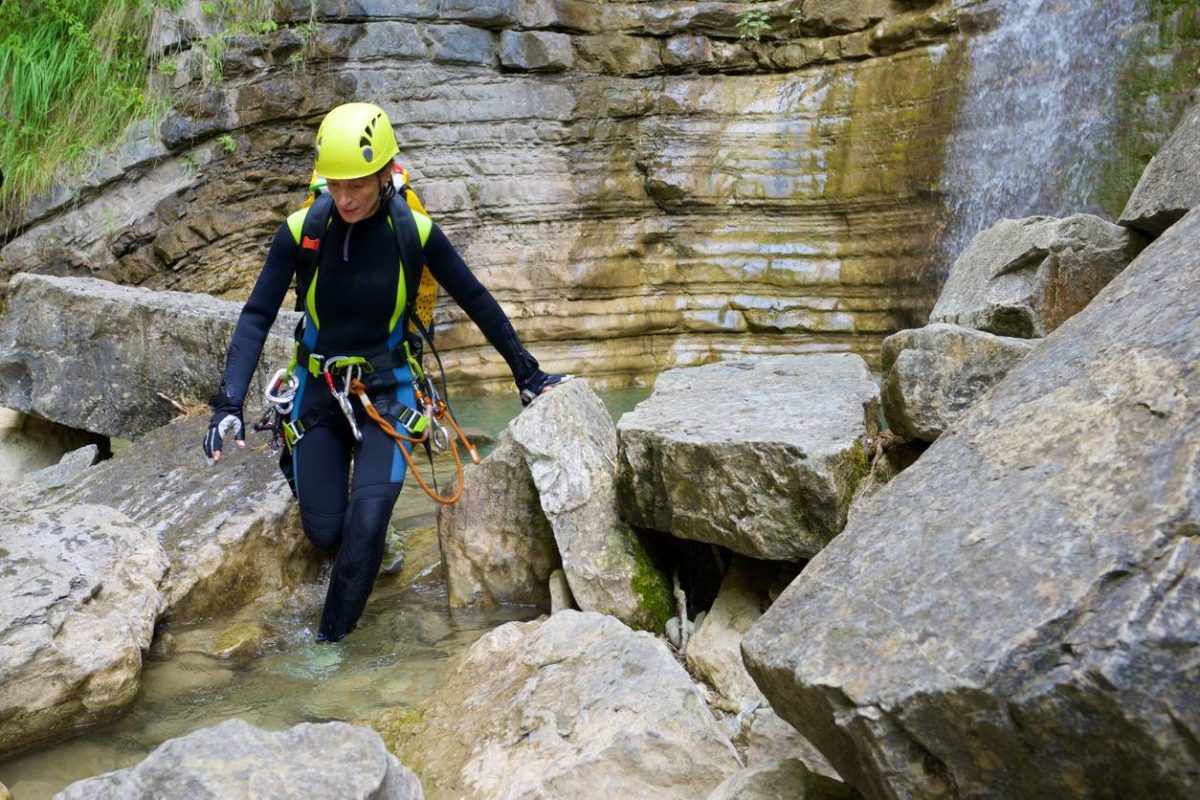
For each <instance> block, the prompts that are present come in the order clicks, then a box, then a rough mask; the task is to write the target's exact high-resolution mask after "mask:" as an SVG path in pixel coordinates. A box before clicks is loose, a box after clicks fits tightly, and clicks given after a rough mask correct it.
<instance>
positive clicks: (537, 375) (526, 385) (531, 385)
mask: <svg viewBox="0 0 1200 800" xmlns="http://www.w3.org/2000/svg"><path fill="white" fill-rule="evenodd" d="M573 377H575V376H574V375H547V374H546V373H544V372H542V371H541V370H540V369H539V370H535V371H534V373H533V374H532V375H530V376H529V377H528V378H526V379H525V381H524V382H523V383H522V384H521V385H520V386H519V387H517V388H518V389H520V390H521V405H523V406H527V405H529V404H530V403H532V402H533V401H534V399H535V398H536V397H537V396H538V395H540V394H543V393H545V392H547V391H549V390H550V388H551V387H554V386H557V385H558V384H560V383H564V382H565V381H569V380H571V378H573Z"/></svg>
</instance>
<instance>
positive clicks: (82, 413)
mask: <svg viewBox="0 0 1200 800" xmlns="http://www.w3.org/2000/svg"><path fill="white" fill-rule="evenodd" d="M240 312H241V306H240V305H239V304H236V303H230V302H225V301H220V300H217V299H215V298H213V297H209V296H207V295H191V294H182V293H179V292H152V291H149V290H147V289H140V288H134V287H127V286H119V285H117V284H114V283H109V282H108V281H99V280H94V279H89V278H55V277H50V276H45V275H20V276H18V277H16V278H14V279H13V281H12V283H11V284H10V293H9V296H8V300H7V302H6V303H5V305H4V311H3V314H2V315H0V405H4V406H7V407H9V408H12V409H16V410H17V411H22V412H25V413H30V414H36V415H37V416H39V417H42V418H44V419H48V420H51V421H53V422H57V423H60V424H62V425H67V426H70V427H72V428H79V429H81V430H87V431H93V432H95V433H100V434H103V435H105V436H116V437H121V438H126V439H132V438H135V437H137V436H140V435H142V434H144V433H146V432H147V431H150V430H153V429H154V428H157V427H158V426H160V425H163V424H165V423H166V422H168V421H169V420H170V419H171V418H172V417H173V416H175V415H176V414H177V413H178V411H177V409H176V408H174V407H173V406H172V405H171V404H170V402H169V401H167V400H165V399H164V396H165V397H167V398H170V399H171V400H175V401H177V402H178V401H181V400H182V401H189V400H190V401H191V402H196V401H201V400H207V399H208V397H209V396H210V395H211V394H213V393H214V392H215V391H216V389H217V386H218V384H219V383H220V381H221V375H222V371H223V370H224V368H225V351H226V349H227V348H228V347H229V340H230V338H231V336H232V334H233V326H234V324H235V323H236V322H237V318H238V314H239V313H240ZM295 321H296V320H295V317H294V316H293V315H291V314H288V313H281V314H280V319H279V321H278V322H277V324H276V327H275V329H274V330H275V335H274V336H272V337H271V338H270V339H269V340H268V343H267V346H266V349H265V352H264V355H263V358H262V361H261V362H260V368H259V370H258V373H257V377H256V379H255V380H254V381H252V382H251V387H250V390H249V392H248V393H247V420H248V421H249V420H250V417H251V415H252V414H253V412H254V411H255V410H256V409H257V408H258V407H259V405H260V402H259V399H258V398H259V397H261V390H262V384H263V382H264V381H265V380H267V379H268V378H269V377H270V375H271V374H272V373H273V372H274V371H275V370H276V369H278V368H279V367H281V366H283V365H285V364H286V363H287V361H288V359H289V358H290V357H291V348H292V344H291V330H292V328H293V327H294V326H295Z"/></svg>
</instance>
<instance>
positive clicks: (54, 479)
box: [27, 444, 100, 491]
mask: <svg viewBox="0 0 1200 800" xmlns="http://www.w3.org/2000/svg"><path fill="white" fill-rule="evenodd" d="M99 458H100V448H99V447H97V446H96V445H94V444H87V445H84V446H83V447H80V448H78V449H77V450H72V451H71V452H69V453H67V454H66V455H64V456H63V457H62V458H60V459H59V461H58V463H57V464H55V465H54V466H52V467H45V468H43V469H39V470H38V471H37V472H33V473H30V474H29V476H28V478H27V479H28V480H29V482H30V483H31V484H33V485H34V486H35V487H36V488H37V489H38V490H40V491H48V490H51V489H61V488H62V487H64V486H67V485H69V484H71V483H74V482H75V481H77V480H78V479H79V477H80V476H81V475H83V473H84V472H86V471H87V469H88V467H90V466H92V465H93V464H95V463H96V461H97V460H99Z"/></svg>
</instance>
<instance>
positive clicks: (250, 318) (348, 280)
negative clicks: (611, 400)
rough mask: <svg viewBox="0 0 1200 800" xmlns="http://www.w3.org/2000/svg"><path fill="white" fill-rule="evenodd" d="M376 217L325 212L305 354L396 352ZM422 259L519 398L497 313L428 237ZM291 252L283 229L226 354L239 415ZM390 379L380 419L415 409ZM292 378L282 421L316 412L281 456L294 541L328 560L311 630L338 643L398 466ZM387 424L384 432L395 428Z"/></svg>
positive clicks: (394, 275)
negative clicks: (330, 555) (329, 553)
mask: <svg viewBox="0 0 1200 800" xmlns="http://www.w3.org/2000/svg"><path fill="white" fill-rule="evenodd" d="M387 217H388V212H387V209H386V207H381V208H380V210H379V211H378V212H376V213H375V215H374V216H372V217H370V218H369V219H366V220H363V221H361V222H357V223H353V224H347V223H345V222H344V221H342V219H341V217H339V216H338V213H337V210H336V208H335V209H334V210H333V212H332V214H331V219H332V223H331V225H330V227H329V228H328V229H327V231H326V234H325V236H324V238H323V240H322V244H321V251H320V258H319V261H318V268H317V276H316V293H315V305H316V316H317V319H318V320H319V326H317V325H314V322H313V319H312V315H311V313H309V312H308V311H306V319H305V325H306V327H305V334H304V337H303V340H304V344H305V345H307V346H308V347H309V348H310V349H311V350H312V352H314V353H319V354H321V355H324V356H355V355H368V356H370V355H375V354H377V353H380V352H385V351H387V350H391V349H392V348H394V347H395V345H396V344H397V343H398V338H399V336H400V335H401V331H400V328H401V326H400V325H397V326H396V328H397V330H395V331H390V330H389V328H390V327H391V322H392V318H393V315H394V313H395V306H396V293H397V288H398V281H400V280H403V278H402V270H401V269H400V266H399V264H400V251H399V247H398V245H397V243H396V237H395V235H394V234H393V232H392V228H391V226H390V225H389V224H388V221H387ZM424 251H425V259H426V264H427V265H428V267H429V270H430V272H431V273H432V274H433V276H434V277H435V278H436V279H437V281H438V283H439V284H441V286H442V287H443V288H444V289H445V290H446V291H447V292H448V293H449V294H450V296H451V297H452V298H454V300H455V301H456V302H457V303H458V304H459V306H461V307H462V309H463V310H464V311H466V313H467V315H468V316H469V317H470V318H471V320H472V321H473V322H474V323H475V324H476V325H478V326H479V329H480V330H481V331H482V332H483V334H484V336H486V337H487V340H488V341H489V342H490V343H491V344H492V346H493V347H495V348H496V349H497V350H498V351H499V352H500V354H501V355H502V356H503V357H504V359H505V361H507V362H508V365H509V368H510V369H511V370H512V373H513V378H514V379H515V380H516V383H517V385H518V386H522V385H523V384H524V382H525V381H526V380H528V379H529V378H530V377H531V376H532V375H534V374H535V373H537V372H538V363H537V361H536V360H535V359H534V358H533V357H532V356H531V355H530V354H529V353H528V352H526V350H525V349H524V347H522V345H521V342H520V340H519V339H518V338H517V335H516V332H515V331H514V330H513V328H512V325H511V324H510V323H509V321H508V318H507V316H506V315H505V314H504V311H503V310H502V309H501V308H500V306H499V304H498V303H497V302H496V300H495V299H494V298H493V297H492V295H491V294H490V293H489V292H488V291H487V289H485V288H484V287H483V285H482V284H481V283H479V281H478V280H477V279H476V278H475V276H474V275H473V274H472V273H471V271H470V270H469V269H468V268H467V265H466V264H465V263H464V262H463V260H462V258H461V257H460V256H459V254H458V253H457V251H455V249H454V248H453V246H451V244H450V242H449V240H448V239H447V238H446V236H445V234H443V233H442V231H441V230H440V229H439V228H438V227H437V226H436V225H434V226H433V228H432V230H431V231H430V233H429V236H428V238H427V240H426V242H425V245H424ZM296 252H297V245H296V241H295V239H294V238H293V236H292V232H291V230H290V229H289V227H288V225H287V224H286V223H284V224H283V225H282V226H280V228H279V230H278V232H277V233H276V234H275V239H274V241H273V242H272V243H271V249H270V251H269V253H268V254H267V260H266V264H265V265H264V267H263V270H262V274H261V275H259V278H258V281H257V282H256V283H255V285H254V290H253V291H252V292H251V293H250V298H249V300H247V301H246V305H245V307H244V308H243V309H242V314H241V317H240V318H239V319H238V324H237V328H236V329H235V331H234V334H233V342H232V343H231V344H230V347H229V352H228V356H227V358H226V365H225V375H224V379H223V381H222V384H221V392H222V393H223V394H224V395H225V396H226V398H227V399H228V401H229V402H230V403H231V404H233V405H236V406H239V407H240V406H241V405H242V403H243V401H244V399H245V395H246V389H247V387H248V385H249V383H250V379H251V377H252V375H253V374H254V370H255V367H256V366H257V364H258V359H259V356H260V355H261V353H262V347H263V343H264V342H265V341H266V337H267V333H268V331H269V330H270V329H271V325H272V324H273V323H274V321H275V317H276V315H277V313H278V311H279V307H280V304H281V303H282V302H283V300H284V298H285V296H286V295H287V292H288V289H289V288H290V287H291V285H292V282H293V276H294V274H295V265H296ZM415 290H416V289H415V287H410V289H409V291H410V292H415ZM409 296H411V294H410V295H409ZM393 373H394V376H395V378H396V381H395V388H394V389H390V390H388V392H389V396H388V397H375V398H374V399H375V400H376V401H377V404H378V405H379V406H380V407H381V408H383V409H385V412H386V408H387V406H388V404H389V401H395V402H399V403H403V404H404V405H406V406H409V407H412V406H414V405H415V402H414V399H413V390H412V380H411V377H410V373H409V370H408V367H407V366H406V365H402V366H399V367H396V368H395V369H394V370H393ZM296 375H297V378H298V379H299V381H300V386H299V389H298V390H297V393H296V400H295V407H294V410H293V412H292V416H293V419H295V418H296V417H298V416H300V415H302V414H305V413H306V412H308V411H309V410H310V409H320V408H325V409H326V413H324V415H323V416H324V418H325V420H326V421H325V422H323V423H322V424H320V425H317V426H316V427H313V428H311V429H309V430H307V431H306V432H305V434H304V436H303V438H301V439H300V441H299V442H297V443H296V446H295V447H294V448H293V453H292V456H293V466H294V470H295V478H296V491H297V496H298V497H299V500H300V514H301V519H302V521H303V525H304V532H305V534H306V535H307V536H308V538H309V539H310V540H311V541H312V542H313V544H315V545H316V546H318V547H321V548H337V556H336V558H335V560H334V566H333V574H332V576H331V577H330V581H329V590H328V593H327V595H326V599H325V609H324V612H323V613H322V615H321V625H320V628H319V630H318V637H319V638H321V639H325V640H328V641H337V640H338V639H340V638H342V637H343V636H345V635H346V634H347V633H349V632H350V631H351V630H353V629H354V626H355V624H356V623H357V621H358V618H359V616H360V615H361V614H362V611H363V607H364V606H365V605H366V602H367V597H368V595H370V593H371V589H372V587H373V586H374V583H375V576H376V573H377V572H378V571H379V565H380V562H381V560H382V558H383V549H384V539H385V537H386V534H387V527H388V519H389V518H390V516H391V512H392V507H393V506H394V505H395V502H396V498H397V496H398V495H399V493H400V488H401V485H402V484H403V482H404V476H405V470H406V463H405V461H404V458H403V455H402V454H401V453H400V451H399V449H398V448H397V447H396V445H395V443H394V441H393V440H392V439H391V438H389V437H388V436H387V435H386V434H385V433H384V432H383V431H382V430H381V429H380V428H379V426H378V425H376V424H375V423H374V422H372V421H371V420H370V419H369V418H367V417H366V415H365V413H364V412H363V409H362V408H361V405H360V404H358V403H355V410H356V420H357V423H358V428H359V430H360V431H361V432H362V441H361V442H357V441H356V440H355V438H354V436H353V433H352V431H351V429H350V424H349V422H348V421H347V420H346V418H345V416H344V414H343V413H342V411H341V410H340V407H339V406H338V404H337V401H336V400H335V399H334V397H333V396H332V394H331V393H330V391H329V388H328V387H327V386H326V384H325V382H324V381H323V380H320V379H316V378H314V377H313V376H312V375H310V374H309V373H308V372H307V371H306V370H304V369H303V367H302V366H300V367H297V370H296ZM393 405H394V404H393ZM385 415H386V413H385ZM389 421H391V422H393V425H395V420H394V419H391V420H389ZM397 427H398V426H397Z"/></svg>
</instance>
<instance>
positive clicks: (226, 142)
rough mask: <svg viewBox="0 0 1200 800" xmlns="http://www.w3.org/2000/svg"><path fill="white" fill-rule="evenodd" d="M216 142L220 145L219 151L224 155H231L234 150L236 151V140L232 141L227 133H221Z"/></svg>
mask: <svg viewBox="0 0 1200 800" xmlns="http://www.w3.org/2000/svg"><path fill="white" fill-rule="evenodd" d="M217 141H218V142H219V143H220V145H221V149H222V150H224V151H225V152H226V153H232V152H233V151H234V150H237V139H234V138H233V137H232V136H230V135H229V134H228V133H222V134H221V135H220V136H218V137H217Z"/></svg>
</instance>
